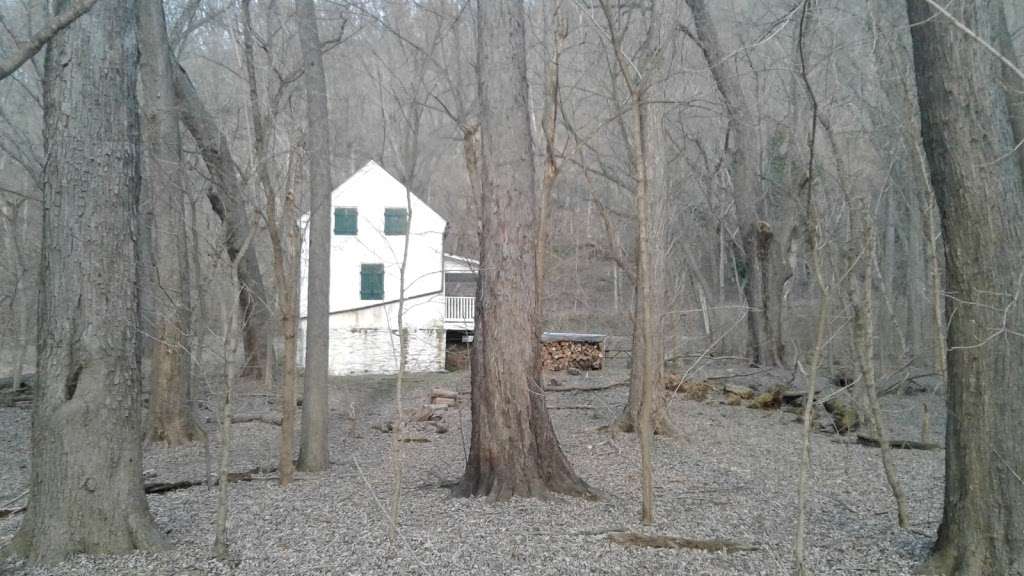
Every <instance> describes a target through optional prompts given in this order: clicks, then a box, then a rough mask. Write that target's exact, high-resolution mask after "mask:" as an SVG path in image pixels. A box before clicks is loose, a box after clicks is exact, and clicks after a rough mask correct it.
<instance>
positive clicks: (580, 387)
mask: <svg viewBox="0 0 1024 576" xmlns="http://www.w3.org/2000/svg"><path fill="white" fill-rule="evenodd" d="M626 384H629V382H612V383H611V384H591V385H586V384H549V385H548V386H547V387H546V388H544V390H545V391H546V392H594V391H597V390H607V389H609V388H615V387H616V386H625V385H626Z"/></svg>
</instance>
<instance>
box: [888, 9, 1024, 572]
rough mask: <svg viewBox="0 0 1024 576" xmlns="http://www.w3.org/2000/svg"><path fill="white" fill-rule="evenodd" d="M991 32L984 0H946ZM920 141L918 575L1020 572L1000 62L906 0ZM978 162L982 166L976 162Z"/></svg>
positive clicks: (1019, 360)
mask: <svg viewBox="0 0 1024 576" xmlns="http://www.w3.org/2000/svg"><path fill="white" fill-rule="evenodd" d="M948 9H949V10H950V11H951V12H952V14H953V16H955V17H956V18H958V19H959V20H960V21H961V22H963V23H964V24H965V25H966V26H968V27H970V28H971V29H972V30H974V31H976V32H977V33H978V34H979V35H980V36H981V37H983V38H984V37H991V34H992V28H993V26H992V20H991V13H990V12H989V10H990V6H989V5H988V3H987V2H982V1H979V2H970V3H959V4H951V5H949V8H948ZM908 14H909V17H910V22H911V23H913V27H912V28H911V32H912V35H913V44H914V57H915V72H916V77H917V82H918V98H919V100H920V108H921V124H922V135H923V137H924V147H925V150H926V152H927V154H928V160H929V164H930V166H931V175H932V184H933V186H934V188H935V194H936V197H937V201H938V206H939V210H940V215H941V220H942V229H943V233H944V235H945V240H946V242H945V247H946V264H947V276H948V285H947V291H948V293H949V294H950V295H951V297H952V298H953V299H954V300H952V301H951V302H952V303H951V305H950V306H949V307H948V308H947V313H946V317H947V319H948V321H949V342H948V344H949V347H950V348H949V352H948V353H947V365H948V389H949V390H948V396H947V401H946V402H947V408H948V412H949V419H948V421H947V427H946V489H945V500H944V504H945V505H944V509H943V516H942V524H941V525H940V527H939V534H938V540H937V541H936V543H935V548H934V549H933V552H932V558H931V559H930V561H929V563H928V564H927V565H926V566H925V567H924V572H926V573H940V574H951V575H965V576H966V575H971V576H974V575H979V574H1021V573H1022V572H1024V483H1022V482H1021V481H1020V471H1021V470H1024V426H1022V425H1021V420H1020V414H1021V412H1022V411H1024V405H1022V396H1021V393H1020V375H1021V374H1022V373H1024V340H1022V339H1021V337H1020V336H1019V334H1020V333H1021V331H1022V330H1024V307H1022V306H1021V304H1020V303H1019V302H1018V301H1017V299H1018V298H1019V295H1020V292H1021V285H1020V274H1021V270H1022V269H1024V261H1022V259H1024V226H1022V218H1024V206H1022V204H1024V190H1022V174H1021V169H1020V166H1019V165H1018V162H1017V159H1016V156H1015V155H1013V154H1009V155H1007V150H1009V149H1010V147H1011V146H1012V143H1011V142H1010V137H1009V134H1010V128H1009V125H1008V124H1009V115H1008V110H1007V104H1006V99H1005V94H1004V93H1003V90H1004V89H1003V87H1002V86H1001V85H1000V83H999V81H998V77H999V75H1000V70H999V68H998V66H1000V63H999V62H998V61H997V60H996V59H995V58H994V57H993V55H992V54H990V53H988V52H987V51H986V50H985V49H984V48H983V47H982V46H981V45H980V44H979V43H978V42H977V41H975V40H974V39H972V38H969V37H967V36H965V35H964V34H963V33H962V32H960V31H959V30H957V29H956V28H955V27H954V26H953V25H952V24H951V23H950V22H949V21H948V20H947V19H945V18H944V17H943V16H942V15H939V14H938V13H936V11H935V10H933V9H932V7H931V6H930V5H929V4H928V3H927V2H926V1H925V0H910V1H909V2H908ZM981 167H984V168H981Z"/></svg>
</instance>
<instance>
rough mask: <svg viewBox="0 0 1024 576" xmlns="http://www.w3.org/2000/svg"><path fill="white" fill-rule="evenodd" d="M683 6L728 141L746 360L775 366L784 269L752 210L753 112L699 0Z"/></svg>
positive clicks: (779, 251)
mask: <svg viewBox="0 0 1024 576" xmlns="http://www.w3.org/2000/svg"><path fill="white" fill-rule="evenodd" d="M686 4H687V5H688V6H689V7H690V12H691V13H692V14H693V27H694V33H695V34H696V36H697V39H698V40H699V43H700V48H701V51H702V52H703V53H704V59H705V60H706V61H707V63H708V66H709V67H710V69H711V77H712V79H713V80H714V82H715V86H716V87H717V88H718V92H719V94H721V96H722V101H723V103H724V104H725V109H726V113H727V115H728V121H729V132H730V134H731V136H730V141H731V142H732V143H733V149H732V150H731V151H730V152H731V162H730V163H731V165H732V168H731V172H732V182H733V186H732V188H733V197H734V199H735V205H736V220H737V224H738V226H739V228H740V239H741V243H742V246H743V262H744V264H745V265H746V282H745V283H744V285H743V292H744V295H745V296H746V300H747V307H748V310H747V328H748V331H749V341H748V342H749V347H750V355H751V359H752V360H753V361H754V362H755V363H756V364H760V365H762V366H778V365H780V364H782V360H783V358H784V357H785V350H784V346H783V338H782V310H781V308H782V287H783V284H784V283H785V281H786V279H787V276H788V274H787V273H786V272H785V269H784V268H785V267H784V263H785V257H784V255H783V250H784V248H783V247H781V246H780V242H778V240H777V239H776V235H775V231H774V230H773V229H772V227H771V225H770V224H769V223H768V222H766V221H764V220H762V219H761V218H760V217H759V216H758V212H757V202H758V198H759V197H760V189H761V186H760V181H761V178H760V176H759V174H758V170H759V168H758V157H759V153H758V151H757V142H759V139H758V134H757V126H756V125H755V124H754V122H755V119H754V114H753V112H752V110H751V106H750V103H749V102H748V100H747V97H746V94H745V93H744V91H743V85H742V84H741V83H740V80H739V77H738V76H737V75H736V74H735V73H734V72H732V71H730V70H728V69H726V62H727V61H729V60H730V56H729V54H727V53H726V51H725V48H724V47H723V45H722V42H721V39H720V37H719V35H718V31H717V29H716V27H715V24H714V21H712V19H711V14H710V13H709V12H708V8H707V4H706V3H705V0H686Z"/></svg>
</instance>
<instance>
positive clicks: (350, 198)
mask: <svg viewBox="0 0 1024 576" xmlns="http://www.w3.org/2000/svg"><path fill="white" fill-rule="evenodd" d="M407 192H408V194H409V195H410V196H411V198H410V201H411V202H412V208H413V212H412V213H413V214H415V215H416V216H415V217H417V218H424V214H425V212H426V213H427V214H429V215H428V216H427V217H426V218H425V219H428V220H429V219H431V216H432V217H434V218H437V219H439V220H440V221H441V222H444V223H445V224H447V223H448V221H447V220H445V219H444V218H443V217H442V216H441V215H440V214H438V213H437V211H435V210H434V209H433V208H431V207H430V205H429V204H427V203H426V202H424V201H423V200H422V199H420V197H419V196H417V195H416V194H415V193H414V192H412V191H411V190H408V189H406V187H405V185H404V184H402V183H401V182H400V181H399V180H398V179H397V178H395V177H394V176H392V175H391V173H390V172H388V171H387V170H385V169H384V168H382V167H381V165H380V164H377V163H376V162H374V161H373V160H370V161H369V162H367V163H366V164H364V165H363V167H362V168H360V169H359V170H357V171H356V173H355V174H353V175H351V176H349V177H348V179H347V180H345V181H344V182H342V183H341V185H339V186H338V187H337V188H335V189H334V191H333V192H331V204H332V205H334V206H345V205H349V206H358V205H359V204H360V202H359V199H360V196H361V195H363V194H372V195H373V196H374V197H376V198H377V199H380V197H382V196H384V197H390V203H391V204H393V205H395V206H404V205H405V202H406V197H405V195H406V193H407ZM424 211H425V212H424ZM303 216H304V217H307V218H308V217H309V213H308V212H306V213H305V214H304V215H303ZM422 221H423V220H421V222H422Z"/></svg>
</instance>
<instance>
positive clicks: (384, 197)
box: [299, 161, 476, 375]
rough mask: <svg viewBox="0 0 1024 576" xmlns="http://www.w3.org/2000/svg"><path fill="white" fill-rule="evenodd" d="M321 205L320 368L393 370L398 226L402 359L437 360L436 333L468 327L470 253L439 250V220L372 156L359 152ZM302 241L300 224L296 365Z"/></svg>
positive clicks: (458, 332) (428, 367) (412, 364)
mask: <svg viewBox="0 0 1024 576" xmlns="http://www.w3.org/2000/svg"><path fill="white" fill-rule="evenodd" d="M331 213H332V215H333V232H332V235H331V293H330V294H331V295H330V365H329V370H330V373H331V374H332V375H343V374H359V373H390V372H396V371H397V370H398V350H399V338H398V303H399V300H400V290H399V286H400V283H399V278H400V276H401V266H402V260H403V251H404V249H405V243H406V235H407V234H408V246H409V248H408V249H409V255H408V258H407V259H406V270H405V293H404V300H405V309H404V314H403V321H404V324H405V327H406V328H407V330H408V334H409V340H408V344H409V347H408V355H407V357H406V362H407V369H408V370H409V371H413V372H429V371H439V370H443V369H444V365H445V344H446V337H453V336H462V335H465V334H467V333H471V332H472V331H473V307H474V299H473V292H472V290H473V289H472V286H475V275H476V262H475V261H473V260H470V259H468V258H460V257H457V256H452V255H448V254H445V253H444V236H445V230H446V228H447V226H448V223H447V222H446V221H445V220H444V218H442V217H441V216H440V215H439V214H438V213H437V212H434V210H433V209H431V208H430V206H427V204H426V203H424V202H423V201H422V200H420V199H419V198H417V197H416V195H415V194H413V193H411V192H409V191H407V190H406V188H405V186H403V185H402V183H401V182H399V181H398V180H396V179H395V178H394V177H393V176H391V174H388V172H387V171H385V170H384V169H383V168H381V167H380V166H379V165H378V164H377V163H376V162H373V161H370V162H368V163H367V164H366V165H365V166H363V167H362V169H360V170H359V171H358V172H356V173H355V174H353V175H352V177H350V178H349V179H348V180H346V181H345V182H344V183H343V184H342V185H341V186H338V187H337V188H336V189H335V190H334V192H332V193H331ZM307 219H308V215H307V216H305V217H303V222H305V221H306V220H307ZM308 247H309V234H308V230H307V233H306V235H305V239H304V243H303V249H302V259H301V266H300V275H301V277H300V286H301V289H300V295H299V316H300V322H299V365H300V366H301V365H302V364H303V362H304V360H305V353H304V351H305V332H306V330H305V328H306V314H307V312H306V295H307V265H308ZM446 286H450V288H451V289H452V291H453V294H452V295H447V294H446V291H445V289H446ZM449 332H450V334H449Z"/></svg>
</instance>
